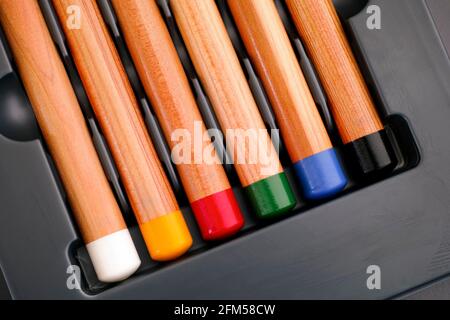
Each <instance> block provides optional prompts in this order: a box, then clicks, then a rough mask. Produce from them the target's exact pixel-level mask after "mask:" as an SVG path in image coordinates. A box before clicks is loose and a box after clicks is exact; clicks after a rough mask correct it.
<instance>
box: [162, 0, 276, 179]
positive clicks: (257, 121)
mask: <svg viewBox="0 0 450 320" xmlns="http://www.w3.org/2000/svg"><path fill="white" fill-rule="evenodd" d="M170 5H171V7H172V9H173V12H174V15H175V18H176V21H177V24H178V26H179V28H180V30H181V33H182V36H183V39H184V41H185V43H186V46H187V48H188V51H189V54H190V56H191V58H192V60H193V63H194V66H195V68H196V70H197V73H198V75H199V77H200V79H201V81H202V84H203V86H204V87H205V90H206V92H207V94H208V97H209V98H210V100H211V103H212V105H213V108H214V111H215V113H216V115H217V117H218V120H219V122H220V125H221V127H222V130H223V131H225V132H226V131H227V130H229V129H231V130H236V129H241V130H244V131H246V130H249V129H250V130H253V132H254V133H255V132H256V133H259V132H263V131H264V130H266V127H265V126H264V123H263V120H262V118H261V115H260V114H259V110H258V107H257V106H256V102H255V100H254V98H253V96H252V93H251V91H250V88H249V85H248V83H247V81H246V79H245V75H244V73H243V70H242V69H241V66H240V64H239V60H238V57H237V55H236V52H235V51H234V48H233V45H232V43H231V40H230V38H229V36H228V34H227V31H226V29H225V25H224V23H223V21H222V19H221V17H220V13H219V11H218V9H217V6H216V4H215V3H214V1H213V0H189V1H185V0H171V1H170ZM258 130H260V131H258ZM235 132H236V131H235ZM235 141H236V140H235ZM247 141H249V143H233V142H232V141H227V142H228V147H229V148H231V149H232V151H233V155H232V157H233V160H234V162H235V168H236V171H237V173H238V175H239V178H240V180H241V183H242V184H243V186H244V187H246V186H248V185H250V184H253V183H255V182H257V181H260V180H262V179H264V178H267V177H269V176H273V175H276V174H279V173H281V172H282V171H283V169H282V167H281V164H280V161H279V159H278V156H277V153H276V151H275V149H274V147H273V144H272V142H271V140H270V137H269V135H268V134H267V132H266V134H262V135H258V134H256V135H253V136H251V137H249V138H248V139H247ZM230 142H231V143H230ZM250 148H253V149H257V150H258V151H259V152H260V154H262V155H267V157H266V159H264V158H263V157H256V158H257V159H256V161H255V157H253V156H252V152H249V150H250ZM239 154H241V155H244V157H245V161H238V159H237V158H238V155H239Z"/></svg>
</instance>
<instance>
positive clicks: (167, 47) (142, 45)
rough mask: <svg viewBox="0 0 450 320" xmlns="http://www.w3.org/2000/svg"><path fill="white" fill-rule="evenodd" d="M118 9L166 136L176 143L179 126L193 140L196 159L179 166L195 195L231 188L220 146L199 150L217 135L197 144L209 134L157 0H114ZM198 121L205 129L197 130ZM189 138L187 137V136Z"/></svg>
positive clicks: (188, 190) (193, 198)
mask: <svg viewBox="0 0 450 320" xmlns="http://www.w3.org/2000/svg"><path fill="white" fill-rule="evenodd" d="M112 3H113V6H114V9H115V12H116V15H117V17H118V19H119V23H120V25H121V28H122V31H123V34H124V36H125V39H126V42H127V45H128V48H129V50H130V53H131V56H132V58H133V61H134V63H135V65H136V68H137V70H138V73H139V76H140V79H141V81H142V83H143V85H144V88H145V91H146V92H147V95H148V96H149V98H150V100H151V102H152V105H153V109H154V110H155V113H156V115H157V117H158V120H159V122H160V124H161V126H162V128H163V131H164V134H165V136H166V140H167V141H168V142H169V145H170V147H171V148H172V149H173V148H174V147H175V145H176V144H177V143H179V141H172V134H173V133H174V132H175V131H176V130H184V132H186V133H188V134H189V137H188V138H190V141H191V147H192V148H191V150H189V152H190V154H191V160H192V163H190V164H178V165H177V168H178V172H179V174H180V177H181V180H182V182H183V186H184V189H185V191H186V194H187V196H188V198H189V201H190V202H191V203H192V202H195V201H197V200H199V199H202V198H204V197H207V196H210V195H212V194H215V193H217V192H221V191H224V190H227V189H229V188H231V186H230V184H229V182H228V178H227V176H226V174H225V171H224V169H223V167H222V165H221V164H220V161H219V158H218V156H217V154H216V153H215V152H212V156H211V158H213V159H215V160H216V161H214V163H206V162H205V160H209V159H210V158H207V159H197V162H196V161H195V153H196V152H197V154H200V155H203V152H208V154H211V152H210V151H208V150H214V146H213V144H212V142H211V140H206V141H205V140H203V141H202V142H201V145H199V146H198V147H197V149H196V150H194V137H195V135H196V134H197V135H198V133H200V135H201V137H203V135H204V136H207V132H206V127H205V125H204V123H203V120H202V117H201V115H200V112H199V110H198V107H197V104H196V101H195V98H194V95H193V94H192V91H191V88H190V86H189V82H188V79H187V77H186V75H185V73H184V70H183V66H182V64H181V61H180V59H179V57H178V54H177V52H176V49H175V46H174V44H173V43H172V39H171V38H170V34H169V31H168V30H167V27H166V25H165V23H164V20H163V18H162V16H161V14H160V12H159V9H158V6H157V4H156V2H155V1H153V0H150V1H141V0H113V1H112ZM195 125H197V126H199V127H198V128H199V129H200V130H197V131H199V132H197V133H196V132H195V131H196V130H195ZM185 141H186V140H185Z"/></svg>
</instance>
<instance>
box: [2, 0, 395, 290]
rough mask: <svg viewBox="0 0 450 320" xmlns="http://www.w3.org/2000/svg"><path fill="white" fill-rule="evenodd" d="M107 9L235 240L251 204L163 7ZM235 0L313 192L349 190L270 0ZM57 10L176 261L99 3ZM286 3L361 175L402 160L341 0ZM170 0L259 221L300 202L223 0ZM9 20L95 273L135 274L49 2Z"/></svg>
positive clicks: (131, 0) (186, 186)
mask: <svg viewBox="0 0 450 320" xmlns="http://www.w3.org/2000/svg"><path fill="white" fill-rule="evenodd" d="M110 3H111V7H112V9H113V11H114V14H115V16H116V18H117V22H118V25H119V27H120V32H121V34H122V35H123V38H124V40H125V43H126V46H127V48H128V50H129V53H130V56H131V59H132V61H133V64H134V67H135V69H136V72H137V76H138V77H139V81H140V82H141V84H142V87H143V89H144V91H145V95H146V97H147V98H148V99H149V101H150V103H151V108H152V111H153V112H154V114H155V115H156V118H157V120H158V123H159V124H160V126H161V129H162V133H163V135H164V137H165V140H166V141H167V143H168V145H169V147H170V149H171V151H172V161H173V162H174V165H175V166H176V169H177V172H178V175H179V177H180V180H181V184H182V187H183V190H184V192H185V194H186V198H187V200H188V201H189V204H190V207H191V208H192V212H193V215H194V216H195V219H196V222H197V224H198V227H199V230H200V233H201V236H202V238H203V240H205V241H218V240H223V239H226V238H229V237H231V236H233V235H235V234H236V233H237V232H238V231H239V230H241V229H242V228H243V226H244V224H245V222H244V217H243V213H242V211H241V210H242V208H241V206H240V204H239V202H238V200H237V199H236V196H235V193H234V191H233V188H232V184H231V183H230V181H229V177H228V175H227V173H226V171H225V169H224V166H223V163H221V159H220V157H219V155H218V152H217V151H216V149H215V146H214V139H216V138H217V137H213V133H212V132H211V130H208V128H207V126H206V125H205V122H204V120H203V117H202V114H201V112H200V110H199V106H198V104H197V100H196V97H195V96H194V93H193V92H192V87H191V84H190V80H191V79H189V78H188V76H187V75H186V73H185V70H184V68H183V64H182V61H181V59H180V56H179V54H178V52H177V48H176V46H175V44H174V42H173V40H172V37H171V34H170V32H169V30H168V28H167V26H166V23H165V21H164V19H163V17H162V16H161V12H160V10H159V7H158V5H157V3H156V1H153V0H149V1H141V0H111V1H110ZM226 3H227V5H228V8H229V10H230V13H231V16H232V18H233V20H234V23H235V25H236V30H237V32H238V34H239V36H240V38H241V39H242V42H243V45H244V47H245V50H246V52H247V53H248V56H249V59H250V62H251V64H252V65H253V66H254V67H255V70H256V73H257V75H258V77H259V79H260V80H261V83H262V86H263V88H264V90H265V92H266V94H267V97H268V100H269V101H270V104H271V106H272V109H273V112H274V114H275V118H276V121H277V125H278V127H279V131H280V134H281V137H282V139H283V142H284V145H285V146H286V150H287V153H288V155H289V158H290V161H291V163H292V166H293V169H294V171H295V175H296V178H297V179H296V180H297V183H298V185H299V186H301V191H302V195H303V197H304V198H305V199H306V200H308V201H318V200H323V199H328V198H331V197H334V196H336V195H338V194H339V193H340V192H342V191H343V190H344V189H345V187H346V186H347V183H348V179H347V175H346V173H345V170H344V168H343V165H342V163H341V160H340V158H339V155H338V152H337V150H336V148H335V146H333V143H332V139H331V138H330V136H329V132H328V131H327V129H326V127H325V125H324V122H323V120H322V117H321V115H320V113H319V110H318V108H317V106H316V104H315V101H314V98H313V95H312V93H311V91H310V89H309V86H308V83H307V81H306V79H305V76H304V74H303V71H302V68H301V67H300V64H299V62H298V59H297V56H296V54H295V51H294V48H293V47H292V44H291V42H290V39H289V37H288V34H287V32H286V30H285V28H284V26H283V22H282V20H281V18H280V16H279V13H278V11H277V8H276V6H275V4H274V1H273V0H227V1H226ZM51 4H52V7H53V9H54V11H55V13H56V16H57V17H58V20H59V25H60V27H61V29H62V30H63V33H64V36H65V39H66V41H67V44H68V46H69V48H70V55H71V57H72V58H73V63H74V66H75V68H76V72H77V74H78V75H79V78H80V79H81V82H82V85H83V87H84V90H85V92H86V96H87V98H88V100H89V101H88V103H89V104H90V106H91V107H92V110H93V113H94V115H95V119H96V121H97V122H98V124H99V126H100V128H101V132H102V134H103V135H104V137H105V140H106V143H107V145H108V147H109V150H110V151H111V154H112V157H113V159H114V162H115V164H116V166H117V170H118V174H119V176H120V180H121V182H122V184H123V186H124V190H125V193H126V196H127V198H128V200H129V202H130V206H131V208H132V211H133V213H134V215H135V218H136V221H137V223H138V225H139V229H140V231H141V234H142V238H143V239H144V242H145V244H146V246H147V249H148V252H149V254H150V256H151V257H152V259H153V260H155V261H169V260H174V259H176V258H178V257H180V256H182V255H184V254H185V253H186V252H187V251H188V250H189V249H190V248H191V246H192V244H193V238H192V235H191V233H190V230H189V228H188V226H187V223H186V221H185V217H184V216H183V213H182V212H181V210H180V206H179V204H178V202H177V198H176V196H175V193H174V191H173V188H172V185H171V183H170V180H169V179H168V178H167V176H166V173H165V171H164V168H163V166H162V164H161V162H160V159H159V158H158V154H157V152H156V150H155V145H154V142H153V141H152V139H151V137H150V135H149V133H148V131H147V127H146V125H145V122H144V118H143V115H142V112H141V110H140V107H139V103H138V100H137V97H136V92H135V91H134V90H133V86H132V84H131V83H130V80H129V79H128V77H127V73H126V70H125V67H124V65H123V64H122V61H121V56H120V54H119V52H118V50H117V48H116V46H115V45H114V41H113V39H112V37H111V34H110V32H109V30H108V28H107V25H106V24H105V21H104V19H103V17H102V15H101V12H100V10H99V7H98V6H97V4H96V2H95V1H91V0H52V1H51ZM286 4H287V7H288V8H289V12H290V14H291V17H292V19H293V21H294V23H295V25H296V27H297V29H298V33H299V35H300V36H301V38H302V41H303V42H304V45H305V47H306V49H307V53H308V55H309V56H310V58H311V59H312V61H313V63H314V66H315V68H316V70H317V72H318V75H319V78H320V80H321V82H322V84H323V87H324V90H325V92H326V94H327V97H328V99H329V101H330V108H331V112H332V114H333V117H334V120H335V122H336V124H337V128H338V131H339V134H340V138H341V140H342V143H343V145H344V148H345V150H346V152H347V153H348V154H349V155H350V157H352V158H353V159H354V163H355V166H356V167H357V168H355V170H358V171H359V172H361V173H362V174H364V175H370V174H373V173H374V172H380V171H384V170H388V169H390V168H392V167H393V166H394V165H395V160H394V157H393V156H392V152H393V151H392V149H391V148H392V147H391V146H390V142H389V139H388V137H387V134H386V131H385V128H384V126H383V124H382V121H381V118H380V116H379V115H378V114H377V111H376V107H375V104H374V102H373V100H372V99H371V97H370V94H369V91H368V89H367V86H366V84H365V83H364V80H363V77H362V74H361V71H360V70H359V69H358V67H357V64H356V61H355V58H354V57H353V54H352V53H351V50H350V46H349V44H348V42H347V40H346V38H345V34H344V31H343V28H342V26H341V24H340V21H339V18H338V16H337V14H336V11H335V9H334V7H333V4H332V1H331V0H323V1H316V0H287V1H286ZM169 5H170V9H171V10H172V12H173V14H174V19H175V22H176V25H177V27H178V29H179V32H180V34H181V37H182V40H183V42H184V45H185V47H186V49H187V53H188V55H189V59H190V60H191V61H192V64H193V66H194V69H195V72H196V74H197V75H198V78H199V79H200V83H201V86H202V88H204V90H205V92H206V95H207V96H208V99H209V101H210V103H211V108H212V110H213V113H214V115H215V117H217V120H218V123H219V125H220V129H221V131H222V137H226V143H227V151H228V155H229V158H230V159H231V160H232V162H233V166H234V169H235V172H236V174H237V177H238V179H239V182H240V185H241V187H242V188H243V190H244V195H245V196H246V199H247V202H248V204H249V207H250V208H251V209H252V211H253V212H254V213H255V215H256V216H258V217H260V218H272V217H278V216H280V215H282V214H284V213H287V212H290V211H291V210H292V209H293V208H294V207H295V206H296V204H297V198H296V196H295V193H294V186H295V184H293V182H292V181H290V180H289V179H288V175H287V173H286V172H285V171H284V168H283V166H282V164H281V161H280V158H279V155H278V152H277V151H278V150H277V145H276V143H274V141H276V140H274V139H273V137H271V136H270V134H269V132H268V130H267V128H266V126H265V123H264V121H263V118H262V116H261V113H260V110H259V108H258V104H257V102H256V101H255V98H254V95H253V93H252V91H251V88H250V86H249V84H248V81H247V78H246V75H245V73H244V71H243V69H242V66H241V62H240V60H239V57H238V55H237V53H236V51H235V48H234V47H233V43H232V41H231V39H230V36H229V33H228V31H227V28H226V26H225V24H224V21H223V20H222V17H221V14H220V12H219V10H218V8H217V6H216V3H215V1H214V0H170V3H169ZM69 7H70V8H74V7H75V8H77V10H78V11H77V12H78V18H79V19H80V20H79V21H78V22H79V24H78V25H77V26H75V27H74V25H71V24H70V23H68V21H69V20H70V19H73V17H72V16H71V15H72V14H73V13H72V11H71V10H68V8H69ZM0 21H1V25H2V27H3V29H4V31H5V34H6V36H7V39H8V41H9V44H10V46H11V49H12V53H13V56H14V59H15V62H16V64H17V68H18V71H19V74H20V76H21V79H22V81H23V84H24V86H25V89H26V91H27V94H28V96H29V98H30V101H31V103H32V106H33V109H34V112H35V114H36V118H37V121H38V123H39V126H40V128H41V131H42V134H43V137H44V139H45V141H46V143H47V145H48V147H49V151H50V153H51V155H52V157H53V158H54V159H55V163H56V166H57V169H58V171H59V174H60V176H61V179H62V182H63V185H64V187H65V189H66V191H67V194H68V199H69V202H70V205H71V207H72V211H73V214H74V216H75V220H76V222H77V223H78V226H79V230H80V233H81V235H82V237H83V239H84V241H85V243H86V248H87V250H88V253H89V255H90V257H91V260H92V264H93V266H94V269H95V271H96V273H97V276H98V278H99V280H101V281H103V282H116V281H121V280H123V279H125V278H127V277H129V276H130V275H131V274H133V273H134V272H135V271H136V270H137V269H138V268H139V265H140V258H139V254H138V252H137V250H136V248H135V246H134V243H133V240H132V238H131V236H130V233H129V231H128V228H127V225H126V224H125V221H124V218H123V217H122V213H121V212H120V209H119V206H118V204H117V201H116V198H115V196H114V194H113V192H112V190H111V187H110V185H109V183H108V181H107V178H106V176H105V173H104V171H103V168H102V166H101V164H100V161H99V159H98V155H97V154H96V151H95V148H94V144H93V142H92V138H91V134H90V132H89V130H88V127H87V126H86V123H85V120H84V117H83V114H82V112H81V108H80V104H79V102H78V100H77V96H76V94H75V91H74V89H73V87H72V84H71V82H70V80H69V77H68V74H67V71H66V68H65V66H64V63H63V61H62V60H61V57H60V55H59V54H58V51H57V49H56V47H55V44H54V42H53V40H52V36H51V34H50V33H49V30H48V29H47V26H46V21H45V19H44V17H43V15H42V12H41V9H40V7H39V4H38V2H37V1H30V0H0ZM66 67H67V66H66ZM198 135H200V137H201V138H200V139H198V137H197V136H198ZM182 142H183V143H184V144H183V145H182V147H181V146H180V145H181V143H182ZM180 148H181V149H180ZM180 150H181V151H180ZM199 155H200V156H199ZM186 159H187V161H186Z"/></svg>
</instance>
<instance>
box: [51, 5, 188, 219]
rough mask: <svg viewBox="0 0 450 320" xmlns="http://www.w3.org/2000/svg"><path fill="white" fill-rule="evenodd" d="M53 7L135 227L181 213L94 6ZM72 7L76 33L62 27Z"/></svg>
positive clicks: (117, 58) (73, 30) (65, 26)
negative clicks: (75, 13) (78, 23)
mask: <svg viewBox="0 0 450 320" xmlns="http://www.w3.org/2000/svg"><path fill="white" fill-rule="evenodd" d="M53 4H54V6H55V9H56V11H57V13H58V16H59V18H60V21H61V25H62V26H63V28H64V32H65V34H66V36H67V39H68V42H69V45H70V49H71V53H72V56H73V58H74V61H75V64H76V66H77V69H78V72H79V73H80V77H81V79H82V81H83V85H84V87H85V89H86V92H87V94H88V97H89V100H90V102H91V104H92V107H93V109H94V112H95V115H96V117H97V119H98V120H99V122H100V125H101V128H102V130H103V133H104V134H105V137H106V140H107V142H108V144H109V146H110V148H111V151H112V154H113V157H114V160H115V162H116V165H117V167H118V171H119V174H120V177H121V179H122V181H123V184H124V186H125V189H126V192H127V195H128V198H129V199H130V202H131V206H132V208H133V211H134V213H135V214H136V217H137V219H138V222H139V223H140V224H144V223H146V222H148V221H150V220H153V219H155V218H158V217H160V216H164V215H166V214H169V213H173V212H175V211H177V210H179V208H178V205H177V203H176V199H175V196H174V194H173V191H172V190H171V187H170V184H169V182H168V180H167V178H166V176H165V174H164V171H163V169H162V166H161V164H160V162H159V160H158V158H157V154H156V151H155V149H154V147H153V145H152V142H151V140H150V136H149V134H148V132H147V131H146V129H145V124H144V120H143V118H142V115H141V113H140V110H139V106H138V104H137V101H136V98H135V96H134V93H133V91H132V88H131V85H130V83H129V80H128V79H127V77H126V73H125V70H124V67H123V65H122V64H121V61H120V58H119V55H118V52H117V50H116V48H115V47H114V44H113V41H112V39H111V38H110V35H109V34H108V31H107V29H106V25H105V23H104V22H103V20H102V17H101V15H100V12H99V9H98V7H97V5H96V3H95V1H91V0H53ZM70 5H76V6H78V7H79V8H80V14H81V15H80V16H81V28H80V29H69V27H68V25H67V24H66V20H67V18H68V16H67V14H66V9H67V7H68V6H70Z"/></svg>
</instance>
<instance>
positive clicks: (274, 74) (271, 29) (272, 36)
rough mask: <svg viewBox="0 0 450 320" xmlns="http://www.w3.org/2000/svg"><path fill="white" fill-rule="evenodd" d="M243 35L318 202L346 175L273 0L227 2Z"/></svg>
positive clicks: (303, 180) (307, 188)
mask: <svg viewBox="0 0 450 320" xmlns="http://www.w3.org/2000/svg"><path fill="white" fill-rule="evenodd" d="M228 5H229V7H230V9H231V12H232V15H233V17H234V20H235V22H236V24H237V27H238V30H239V33H240V35H241V37H242V39H243V41H244V44H245V47H246V48H247V51H248V54H249V56H250V58H251V60H252V62H253V63H254V64H255V66H256V69H257V72H258V75H259V77H260V78H261V80H262V83H263V85H264V88H265V89H266V92H267V94H268V96H269V99H270V101H271V103H272V107H273V109H274V111H275V115H276V119H277V122H278V125H279V127H280V130H281V134H282V136H283V139H284V142H285V144H286V148H287V150H288V153H289V155H290V157H291V160H292V161H293V163H294V168H295V170H296V173H297V176H298V178H299V181H300V184H301V185H302V187H303V193H304V195H305V197H306V198H307V199H311V200H317V199H322V198H327V197H330V196H334V195H336V194H337V193H339V192H340V191H342V190H343V189H344V187H345V186H346V185H347V179H346V177H345V175H344V173H343V169H342V167H341V164H340V162H339V160H338V157H337V154H336V151H335V150H334V148H333V145H332V143H331V140H330V137H329V136H328V133H327V131H326V129H325V125H324V124H323V122H322V119H321V117H320V114H319V111H318V109H317V107H316V105H315V103H314V98H313V96H312V94H311V91H310V90H309V87H308V84H307V82H306V79H305V77H304V75H303V72H302V70H301V67H300V64H299V63H298V60H297V57H296V56H295V52H294V49H293V47H292V45H291V43H290V40H289V37H288V34H287V32H286V30H285V29H284V26H283V22H282V21H281V18H280V16H279V14H278V11H277V8H276V6H275V3H274V2H273V0H246V1H240V0H228Z"/></svg>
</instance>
